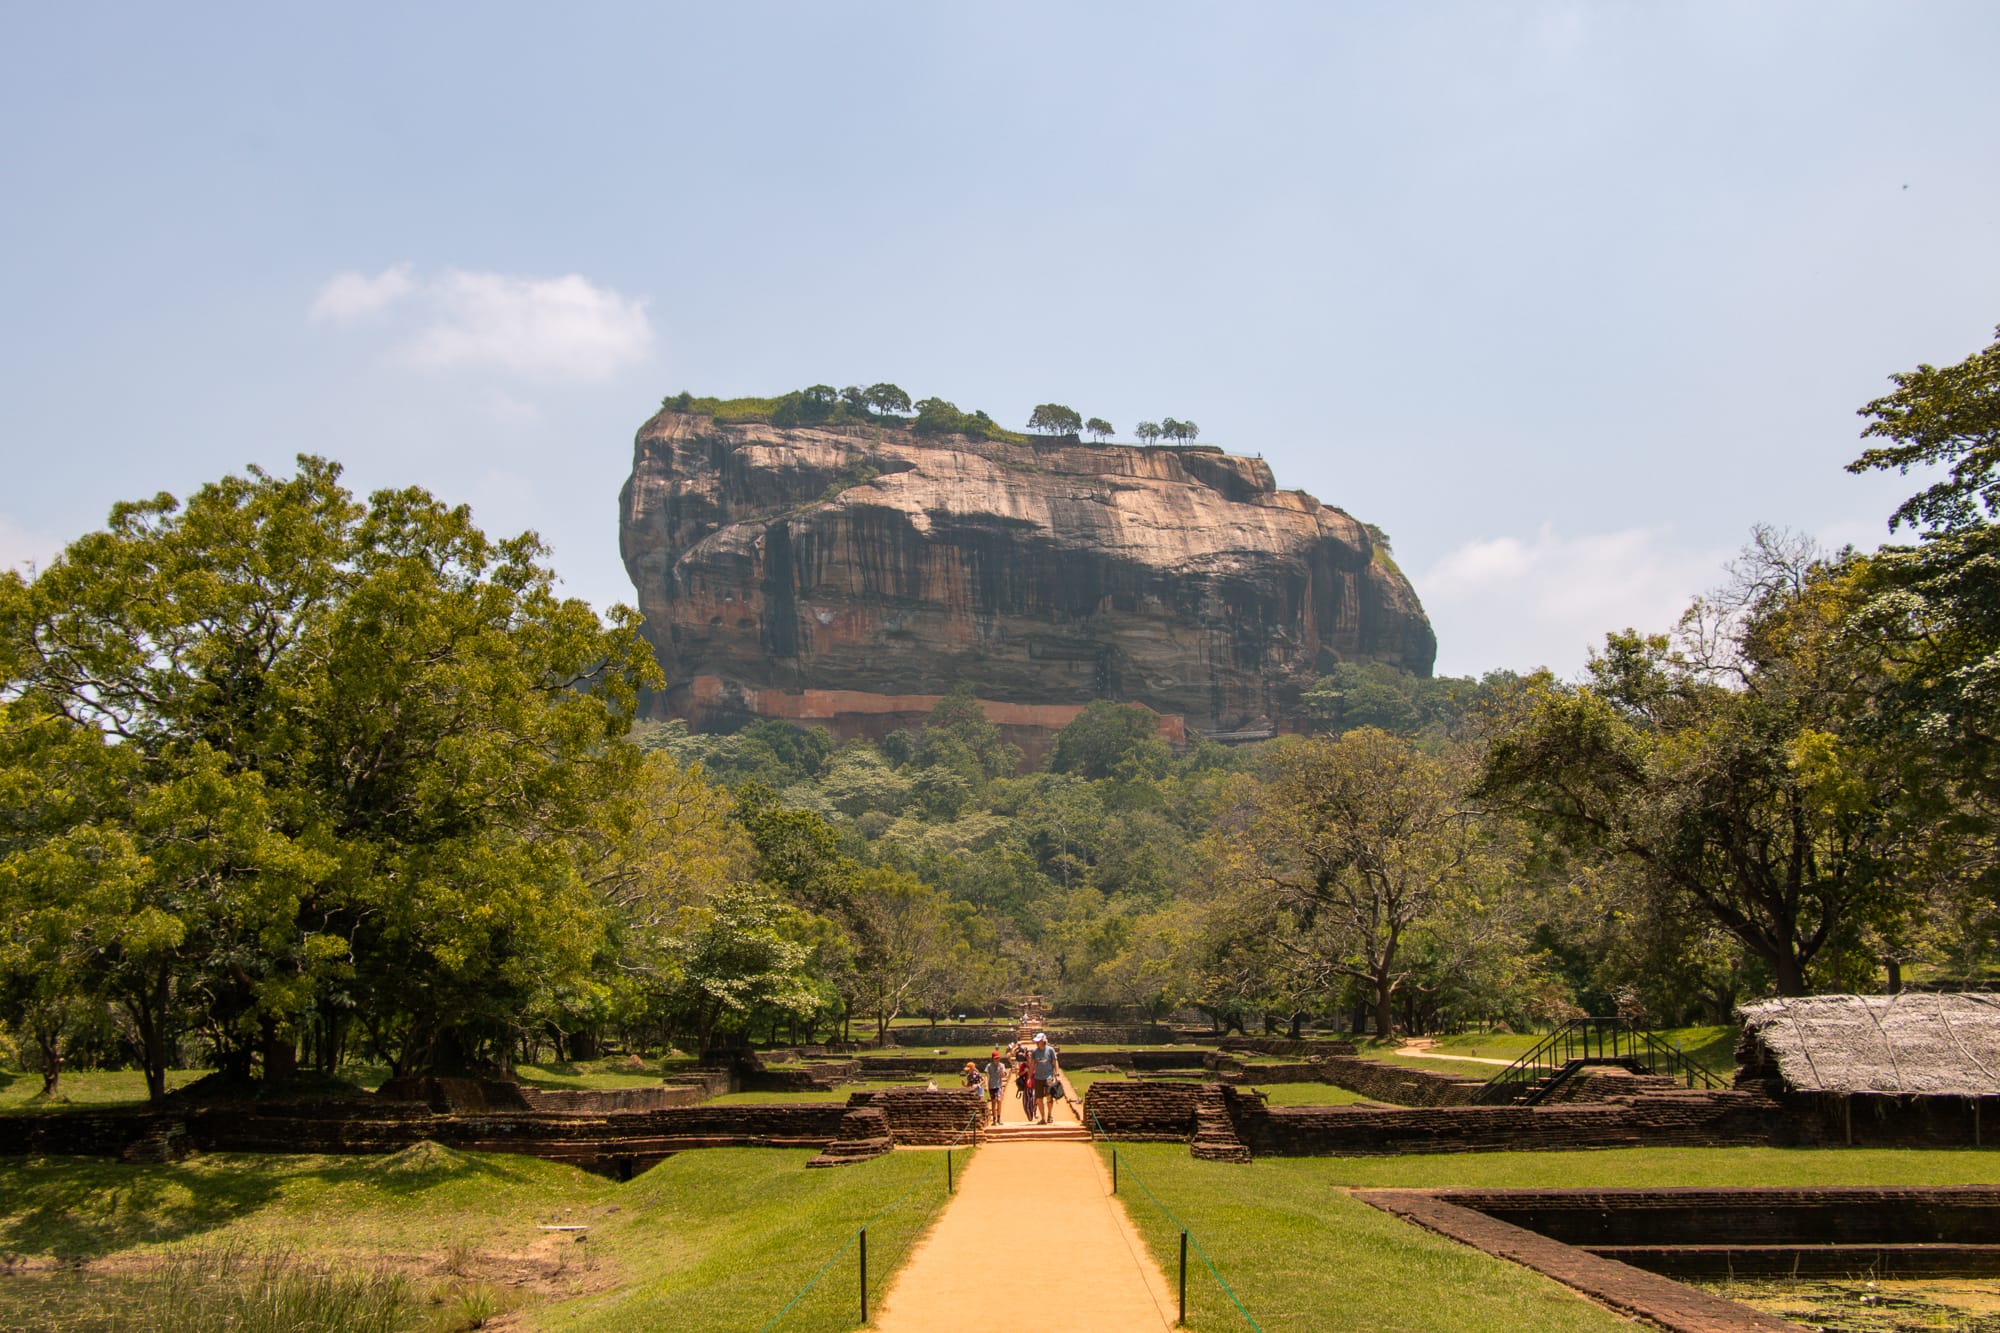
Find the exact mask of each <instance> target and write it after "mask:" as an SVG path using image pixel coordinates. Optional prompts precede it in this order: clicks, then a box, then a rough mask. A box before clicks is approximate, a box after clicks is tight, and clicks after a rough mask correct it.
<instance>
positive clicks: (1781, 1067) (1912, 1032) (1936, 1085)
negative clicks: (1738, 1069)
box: [1737, 993, 2000, 1097]
mask: <svg viewBox="0 0 2000 1333" xmlns="http://www.w3.org/2000/svg"><path fill="white" fill-rule="evenodd" d="M1741 1012H1742V1015H1743V1041H1742V1044H1741V1046H1739V1047H1738V1049H1737V1059H1738V1063H1739V1064H1740V1065H1742V1066H1743V1069H1744V1071H1745V1072H1746V1073H1750V1072H1752V1071H1757V1070H1760V1069H1761V1070H1762V1071H1763V1072H1766V1073H1768V1072H1769V1071H1770V1067H1771V1066H1772V1065H1774V1064H1775V1066H1776V1072H1777V1074H1778V1075H1779V1076H1780V1077H1781V1078H1782V1079H1783V1080H1784V1082H1785V1083H1786V1084H1787V1085H1789V1086H1790V1087H1791V1088H1793V1089H1794V1090H1796V1091H1799V1092H1837V1093H1849V1094H1854V1093H1877V1094H1890V1095H1901V1096H1913V1095H1914V1096H1931V1097H1979V1096H1991V1095H1994V1094H2000V996H1994V995H1924V994H1907V993H1906V994H1902V995H1808V996H1805V997H1803V998H1800V999H1793V1000H1767V1001H1765V1002H1764V1003H1762V1004H1751V1005H1745V1006H1744V1007H1743V1009H1742V1011H1741Z"/></svg>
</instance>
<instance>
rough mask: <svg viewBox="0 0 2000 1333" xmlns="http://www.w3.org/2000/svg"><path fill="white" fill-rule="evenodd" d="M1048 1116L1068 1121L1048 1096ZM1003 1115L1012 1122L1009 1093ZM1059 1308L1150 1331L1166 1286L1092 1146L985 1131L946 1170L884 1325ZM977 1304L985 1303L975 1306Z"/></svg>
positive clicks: (913, 1332) (1112, 1327)
mask: <svg viewBox="0 0 2000 1333" xmlns="http://www.w3.org/2000/svg"><path fill="white" fill-rule="evenodd" d="M1056 1115H1057V1117H1058V1123H1062V1122H1065V1121H1066V1122H1068V1123H1072V1124H1073V1123H1074V1117H1073V1116H1070V1115H1069V1114H1068V1108H1067V1107H1065V1106H1063V1105H1062V1104H1060V1103H1058V1104H1057V1108H1056ZM1005 1116H1006V1121H1005V1123H1012V1124H1017V1125H1018V1124H1023V1123H1025V1117H1024V1116H1023V1115H1022V1114H1021V1102H1020V1099H1019V1097H1018V1096H1016V1097H1013V1098H1012V1104H1011V1105H1010V1106H1008V1107H1007V1108H1006V1112H1005ZM1024 1292H1033V1293H1035V1294H1034V1296H1033V1298H1032V1300H1031V1302H1030V1303H1031V1304H1032V1305H1034V1306H1035V1307H1037V1308H1041V1309H1060V1310H1061V1311H1062V1322H1063V1323H1064V1324H1067V1325H1073V1326H1075V1327H1078V1328H1087V1329H1090V1330H1091V1331H1092V1333H1160V1331H1161V1330H1163V1329H1166V1328H1169V1327H1170V1326H1171V1325H1172V1323H1173V1313H1174V1306H1173V1298H1172V1294H1171V1293H1170V1292H1169V1291H1168V1289H1167V1282H1166V1278H1165V1277H1163V1276H1162V1275H1161V1273H1160V1269H1159V1266H1158V1265H1157V1264H1155V1263H1154V1262H1153V1261H1152V1258H1151V1256H1150V1255H1148V1254H1147V1253H1146V1246H1145V1242H1144V1241H1143V1240H1141V1239H1140V1237H1139V1234H1138V1233H1137V1232H1136V1231H1135V1230H1133V1227H1132V1223H1131V1220H1130V1219H1129V1218H1127V1217H1126V1216H1125V1209H1124V1208H1123V1207H1122V1206H1121V1205H1120V1204H1119V1202H1118V1200H1117V1199H1115V1198H1113V1197H1112V1196H1111V1182H1110V1180H1109V1179H1108V1178H1107V1177H1106V1176H1105V1173H1104V1167H1103V1164H1102V1163H1101V1162H1100V1161H1099V1159H1098V1155H1097V1150H1096V1149H1095V1148H1093V1147H1092V1146H1091V1145H1090V1144H1089V1143H1088V1142H1079V1141H1076V1140H1062V1141H1054V1140H1049V1141H1041V1142H1037V1141H1034V1140H1029V1139H1010V1140H1006V1141H1003V1142H998V1143H987V1144H985V1145H983V1146H982V1147H981V1148H980V1149H979V1151H978V1152H977V1153H975V1154H974V1155H973V1158H972V1161H971V1162H969V1163H968V1164H967V1165H966V1167H965V1170H964V1172H963V1173H962V1174H961V1175H960V1176H959V1178H958V1194H957V1196H956V1197H954V1198H953V1199H952V1201H951V1203H950V1204H948V1205H947V1206H946V1208H945V1210H944V1213H943V1215H942V1216H940V1217H939V1218H938V1220H937V1223H936V1225H934V1226H933V1227H932V1228H931V1231H930V1234H929V1235H928V1236H926V1237H925V1238H924V1239H923V1241H922V1242H921V1243H920V1244H919V1245H918V1247H917V1250H916V1253H915V1254H913V1255H911V1256H910V1260H909V1262H908V1263H906V1264H905V1265H903V1268H902V1271H901V1272H900V1273H898V1274H897V1276H896V1280H895V1282H894V1284H892V1285H891V1286H890V1288H889V1291H888V1293H887V1294H886V1296H885V1297H884V1298H883V1301H882V1305H881V1310H880V1313H879V1314H878V1315H877V1316H876V1320H875V1327H876V1328H877V1329H879V1330H883V1331H884V1333H936V1330H939V1329H953V1328H960V1327H966V1326H970V1325H974V1324H985V1323H991V1322H992V1320H991V1318H989V1317H988V1316H989V1315H990V1313H991V1312H992V1311H994V1310H997V1309H1010V1308H1015V1307H1017V1306H1019V1305H1020V1304H1021V1302H1022V1299H1023V1293H1024ZM981 1312H985V1313H981Z"/></svg>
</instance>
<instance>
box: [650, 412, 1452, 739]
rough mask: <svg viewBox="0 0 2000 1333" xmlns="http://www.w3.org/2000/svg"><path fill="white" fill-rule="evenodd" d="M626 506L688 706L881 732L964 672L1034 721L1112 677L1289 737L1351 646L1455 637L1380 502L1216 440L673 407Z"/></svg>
mask: <svg viewBox="0 0 2000 1333" xmlns="http://www.w3.org/2000/svg"><path fill="white" fill-rule="evenodd" d="M619 508H620V514H619V520H620V521H619V543H620V549H621V551H622V553H623V555H624V559H625V568H626V570H627V571H628V572H629V573H630V574H631V576H632V582H633V584H634V585H635V586H636V588H637V589H638V599H639V608H640V610H641V611H643V612H644V613H645V616H646V633H647V634H648V635H649V636H650V637H651V639H652V642H653V644H654V646H655V648H656V649H657V650H658V652H659V657H660V664H661V666H662V667H663V668H664V669H665V672H666V676H667V680H668V689H667V692H666V695H665V698H664V711H666V712H667V713H668V714H670V715H673V716H680V717H688V718H690V719H692V720H693V722H694V723H695V725H696V726H697V727H701V726H708V725H717V724H721V723H724V722H727V721H729V720H731V719H732V718H741V717H744V716H746V715H756V716H766V717H785V718H793V719H797V720H800V721H807V722H813V723H819V724H823V725H826V726H828V727H830V728H831V729H832V730H833V731H834V732H835V734H836V735H840V736H852V735H879V734H882V733H883V732H886V731H887V730H889V729H891V728H893V727H896V726H903V725H908V724H909V723H910V722H911V721H912V720H914V719H916V718H920V717H921V716H922V714H924V713H925V712H927V711H928V710H929V708H930V706H931V704H932V703H933V702H934V701H935V699H936V697H937V696H939V695H941V694H943V693H945V692H946V691H948V690H950V689H952V688H953V687H954V686H956V685H958V684H960V683H962V682H963V683H969V684H971V685H972V687H973V688H974V690H975V692H976V693H977V694H978V695H979V697H980V698H981V699H982V700H985V701H987V703H986V706H987V712H988V714H989V716H991V717H993V719H994V720H995V721H996V722H998V723H1000V724H1001V725H1002V726H1003V727H1006V728H1010V729H1017V730H1020V731H1023V732H1033V731H1035V730H1036V729H1041V730H1043V731H1047V730H1049V729H1053V728H1055V727H1059V726H1061V725H1062V724H1063V723H1064V722H1066V721H1068V720H1069V718H1071V717H1073V716H1074V715H1075V714H1076V713H1077V712H1078V711H1080V709H1081V708H1082V706H1083V705H1084V704H1086V703H1088V702H1089V701H1090V700H1093V699H1114V700H1122V701H1130V702H1135V703H1141V704H1145V705H1146V706H1148V707H1149V708H1152V709H1153V710H1154V711H1156V712H1158V713H1160V714H1162V715H1163V730H1164V731H1165V732H1166V733H1167V734H1169V735H1175V734H1180V732H1181V729H1182V727H1181V722H1180V719H1185V728H1186V729H1187V730H1190V731H1199V732H1202V733H1204V734H1210V735H1214V734H1225V735H1226V734H1239V733H1267V732H1269V731H1272V730H1274V729H1286V728H1287V727H1288V726H1290V725H1292V724H1293V723H1295V722H1296V721H1297V720H1298V707H1299V702H1298V701H1299V695H1300V693H1301V691H1303V690H1305V689H1307V688H1309V687H1310V686H1311V685H1312V683H1313V681H1314V679H1315V678H1316V677H1317V676H1319V675H1322V674H1324V673H1325V672H1326V671H1327V670H1328V669H1330V668H1331V667H1332V666H1333V664H1334V663H1336V662H1341V661H1379V662H1387V663H1391V664H1393V665H1395V666H1399V667H1403V668H1406V669H1408V670H1410V671H1413V672H1416V673H1418V674H1420V675H1428V674H1429V673H1430V670H1431V662H1432V659H1433V657H1434V656H1435V652H1436V639H1435V637H1434V636H1433V634H1432V632H1431V627H1430V623H1429V622H1428V621H1427V620H1426V619H1425V618H1424V612H1423V608H1422V606H1421V605H1420V604H1419V603H1418V601H1417V596H1416V593H1415V592H1414V591H1413V590H1412V589H1411V587H1410V584H1409V582H1408V580H1406V579H1405V578H1404V577H1403V575H1402V573H1401V572H1400V571H1399V570H1398V569H1397V568H1396V566H1395V565H1394V564H1393V563H1392V562H1391V561H1390V560H1389V559H1388V558H1387V556H1386V554H1385V553H1384V552H1382V551H1381V550H1380V549H1379V548H1378V547H1377V546H1376V545H1375V544H1374V543H1373V542H1372V541H1371V540H1370V538H1369V535H1368V531H1367V529H1366V528H1365V527H1364V526H1363V525H1362V524H1360V523H1359V522H1357V521H1355V520H1354V519H1353V518H1352V517H1350V516H1349V515H1348V514H1346V513H1345V512H1343V511H1341V510H1339V509H1335V508H1332V507H1330V506H1327V505H1323V504H1321V503H1320V502H1319V501H1317V500H1315V499H1314V498H1313V497H1311V496H1309V495H1307V494H1305V493H1304V492H1302V491H1281V490H1279V489H1277V486H1276V484H1275V482H1274V481H1273V479H1272V476H1271V470H1270V468H1269V467H1267V466H1266V465H1265V464H1264V463H1263V462H1262V461H1261V460H1259V459H1251V458H1238V457H1234V456H1231V455H1228V454H1225V453H1223V452H1222V451H1220V450H1218V449H1212V448H1206V447H1201V448H1174V447H1128V446H1118V445H1112V446H1099V445H1085V444H1081V443H1079V442H1077V440H1076V439H1075V438H1074V437H1063V438H1059V439H1053V440H1045V439H1038V440H1033V441H1030V442H1025V443H1010V442H1004V441H995V440H975V439H969V438H966V437H964V436H957V435H952V436H934V437H925V436H920V435H917V434H915V433H913V432H911V431H910V430H908V429H906V428H898V427H895V426H873V425H842V426H832V427H811V428H796V429H780V428H778V427H774V426H771V425H767V424H762V423H757V422H750V423H726V422H719V421H717V420H716V419H714V418H712V417H709V416H705V415H698V414H693V413H686V412H677V411H663V412H661V413H660V414H659V415H658V416H655V417H654V418H653V419H652V420H651V421H648V422H647V423H646V424H645V425H644V426H643V427H642V428H641V429H640V431H639V435H638V439H637V441H636V447H635V450H634V458H633V464H632V476H631V478H630V479H629V480H628V481H627V482H626V483H625V487H624V490H623V491H622V492H621V494H620V496H619Z"/></svg>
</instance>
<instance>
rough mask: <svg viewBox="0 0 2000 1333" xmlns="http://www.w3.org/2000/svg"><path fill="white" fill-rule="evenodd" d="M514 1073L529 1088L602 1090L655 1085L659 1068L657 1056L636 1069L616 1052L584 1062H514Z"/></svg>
mask: <svg viewBox="0 0 2000 1333" xmlns="http://www.w3.org/2000/svg"><path fill="white" fill-rule="evenodd" d="M514 1077H515V1078H517V1079H519V1080H520V1081H521V1082H522V1083H525V1084H527V1085H528V1086H529V1087H531V1088H545V1089H548V1090H549V1091H551V1092H554V1091H558V1090H561V1089H565V1088H589V1089H594V1090H598V1091H602V1090H606V1089H612V1088H654V1087H658V1086H659V1083H660V1078H661V1072H660V1062H659V1061H658V1060H653V1061H649V1062H648V1063H647V1065H646V1067H645V1068H644V1069H636V1070H635V1069H630V1068H627V1067H626V1064H625V1059H624V1057H623V1056H619V1057H617V1058H615V1059H610V1060H593V1061H588V1062H586V1063H583V1064H551V1065H515V1066H514Z"/></svg>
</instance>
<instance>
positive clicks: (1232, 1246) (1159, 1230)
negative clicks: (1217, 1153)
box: [1118, 1143, 1632, 1333]
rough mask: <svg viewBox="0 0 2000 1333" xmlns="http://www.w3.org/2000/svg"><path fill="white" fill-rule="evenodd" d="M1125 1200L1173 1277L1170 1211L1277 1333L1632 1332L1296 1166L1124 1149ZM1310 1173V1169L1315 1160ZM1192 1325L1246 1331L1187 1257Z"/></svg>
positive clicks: (1173, 1147)
mask: <svg viewBox="0 0 2000 1333" xmlns="http://www.w3.org/2000/svg"><path fill="white" fill-rule="evenodd" d="M1118 1156H1119V1160H1120V1166H1121V1170H1120V1176H1121V1184H1122V1189H1121V1194H1122V1197H1123V1198H1124V1201H1125V1207H1126V1211H1127V1212H1128V1213H1129V1214H1130V1215H1131V1217H1132V1220H1133V1221H1134V1222H1135V1223H1136V1224H1137V1225H1138V1227H1139V1230H1140V1232H1141V1233H1142V1234H1143V1235H1144V1236H1145V1238H1146V1241H1147V1243H1148V1244H1149V1245H1150V1246H1151V1248H1152V1250H1153V1253H1154V1256H1155V1257H1156V1258H1157V1259H1158V1260H1159V1262H1160V1264H1161V1267H1162V1268H1163V1269H1164V1270H1165V1272H1166V1274H1167V1281H1168V1284H1169V1287H1170V1288H1171V1286H1172V1285H1173V1283H1174V1280H1175V1275H1176V1271H1177V1260H1178V1253H1179V1243H1180V1233H1179V1231H1178V1229H1177V1228H1176V1227H1174V1226H1173V1225H1172V1224H1171V1223H1169V1222H1168V1221H1167V1220H1166V1218H1165V1217H1163V1216H1162V1214H1161V1212H1160V1210H1159V1209H1158V1208H1157V1207H1156V1206H1155V1205H1154V1204H1153V1202H1152V1201H1151V1200H1149V1199H1148V1197H1147V1196H1146V1194H1145V1193H1144V1192H1142V1191H1141V1190H1139V1189H1137V1188H1134V1185H1135V1178H1136V1180H1138V1181H1143V1182H1144V1183H1145V1186H1146V1188H1148V1189H1150V1190H1151V1191H1152V1193H1153V1194H1154V1195H1156V1196H1157V1197H1158V1198H1159V1200H1160V1201H1161V1202H1163V1203H1165V1204H1166V1205H1167V1206H1168V1207H1170V1208H1171V1209H1172V1210H1173V1211H1174V1214H1175V1215H1176V1216H1177V1217H1178V1218H1179V1219H1180V1221H1181V1222H1182V1223H1184V1224H1185V1225H1186V1226H1187V1227H1188V1229H1189V1231H1190V1232H1191V1234H1192V1236H1193V1238H1194V1240H1195V1241H1196V1242H1197V1243H1198V1244H1199V1245H1200V1247H1201V1248H1202V1249H1203V1250H1205V1251H1206V1252H1207V1253H1208V1255H1209V1257H1210V1258H1211V1259H1212V1260H1213V1261H1214V1263H1215V1265H1216V1267H1217V1268H1218V1269H1219V1270H1220V1271H1221V1273H1222V1275H1223V1277H1224V1278H1226V1279H1227V1280H1228V1282H1229V1284H1230V1286H1232V1287H1233V1288H1234V1289H1235V1291H1236V1294H1237V1296H1238V1298H1239V1299H1241V1301H1242V1302H1243V1304H1244V1306H1245V1307H1246V1308H1247V1309H1248V1310H1249V1311H1250V1313H1251V1314H1252V1315H1253V1316H1255V1318H1256V1320H1257V1322H1258V1324H1260V1325H1261V1326H1262V1327H1263V1328H1264V1329H1266V1330H1267V1331H1268V1333H1309V1331H1311V1333H1317V1331H1319V1330H1327V1331H1329V1333H1344V1331H1345V1330H1354V1331H1355V1333H1363V1331H1365V1333H1374V1331H1375V1330H1380V1329H1394V1330H1397V1331H1398V1333H1487V1331H1488V1330H1492V1329H1536V1330H1552V1331H1555V1333H1612V1330H1629V1329H1630V1328H1631V1327H1632V1326H1631V1325H1630V1324H1628V1323H1626V1322H1624V1321H1623V1320H1620V1319H1618V1318H1617V1317H1616V1316H1614V1315H1612V1314H1610V1313H1609V1312H1608V1311H1605V1310H1602V1309H1600V1308H1598V1307H1597V1306H1595V1305H1592V1304H1590V1303H1589V1302H1587V1301H1585V1300H1583V1299H1582V1298H1581V1297H1579V1296H1576V1295H1575V1294H1573V1293H1572V1292H1570V1291H1569V1290H1568V1289H1566V1288H1564V1287H1562V1286H1560V1285H1558V1284H1557V1283H1555V1282H1552V1281H1550V1280H1549V1279H1547V1278H1544V1277H1540V1276H1538V1275H1536V1274H1534V1273H1531V1272H1529V1271H1527V1270H1526V1269H1523V1268H1518V1267H1516V1266H1515V1265H1513V1264H1509V1263H1506V1262H1504V1261H1502V1260H1499V1259H1494V1258H1491V1257H1489V1256H1487V1255H1484V1254H1481V1253H1479V1252H1478V1251H1477V1250H1473V1249H1471V1248H1469V1247H1467V1246H1463V1245H1459V1244H1456V1243H1454V1242H1452V1241H1448V1240H1445V1239H1444V1238H1443V1237H1440V1236H1434V1235H1432V1234H1431V1233H1429V1232H1427V1231H1422V1230H1419V1229H1418V1228H1416V1227H1413V1226H1409V1225H1407V1224H1406V1223H1403V1222H1400V1221H1398V1220H1396V1219H1395V1218H1393V1217H1390V1216H1389V1215H1388V1214H1386V1213H1382V1212H1378V1211H1377V1210H1375V1209H1373V1208H1370V1207H1369V1206H1368V1205H1366V1204H1364V1203H1360V1202H1358V1201H1356V1200H1353V1199H1349V1198H1347V1197H1345V1196H1343V1195H1342V1194H1340V1193H1339V1192H1338V1191H1336V1190H1333V1189H1330V1188H1328V1186H1327V1184H1326V1182H1325V1181H1324V1180H1323V1179H1321V1178H1320V1177H1319V1176H1318V1175H1316V1174H1314V1173H1312V1172H1305V1171H1299V1170H1296V1169H1295V1168H1296V1167H1298V1166H1299V1165H1301V1163H1299V1162H1298V1161H1297V1160H1280V1159H1265V1160H1262V1161H1258V1162H1253V1163H1251V1164H1250V1165H1248V1166H1237V1165H1231V1164H1228V1163H1221V1162H1197V1161H1195V1160H1194V1159H1193V1158H1191V1157H1189V1156H1188V1152H1187V1149H1186V1148H1184V1147H1182V1146H1180V1145H1178V1144H1164V1143H1163V1144H1152V1143H1134V1144H1121V1145H1119V1148H1118ZM1307 1165H1313V1164H1311V1163H1308V1164H1307ZM1188 1263H1189V1269H1190V1271H1189V1275H1188V1326H1189V1327H1191V1328H1194V1329H1198V1330H1214V1331H1215V1333H1223V1331H1224V1330H1228V1331H1230V1333H1238V1331H1240V1330H1247V1329H1248V1327H1249V1325H1248V1324H1246V1323H1244V1321H1243V1319H1242V1316H1240V1315H1238V1314H1237V1313H1236V1311H1235V1308H1234V1307H1233V1306H1232V1305H1231V1304H1230V1301H1229V1298H1228V1297H1227V1296H1226V1295H1224V1294H1223V1292H1222V1289H1221V1288H1220V1287H1219V1286H1218V1285H1217V1284H1216V1282H1215V1281H1214V1280H1213V1279H1212V1278H1211V1277H1210V1276H1209V1274H1208V1270H1207V1269H1206V1268H1205V1267H1203V1266H1202V1263H1201V1260H1200V1258H1199V1256H1198V1254H1196V1253H1195V1252H1194V1251H1193V1250H1190V1252H1189V1259H1188Z"/></svg>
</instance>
